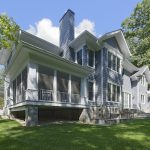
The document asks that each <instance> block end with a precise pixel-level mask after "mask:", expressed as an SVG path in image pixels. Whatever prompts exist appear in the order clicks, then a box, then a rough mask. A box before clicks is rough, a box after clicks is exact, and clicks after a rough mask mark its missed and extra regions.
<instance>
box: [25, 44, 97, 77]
mask: <svg viewBox="0 0 150 150" xmlns="http://www.w3.org/2000/svg"><path fill="white" fill-rule="evenodd" d="M22 46H23V47H24V48H27V49H28V51H29V57H30V59H31V61H32V60H33V61H34V62H36V63H38V64H46V65H47V66H50V67H52V68H53V69H56V70H60V71H63V72H67V73H72V74H74V75H76V76H79V77H85V76H88V75H89V74H91V73H93V71H94V70H93V69H92V68H90V67H87V66H81V65H79V64H77V63H74V62H72V61H69V60H66V59H65V58H62V57H60V56H58V55H56V54H53V53H50V52H49V51H46V50H44V49H41V48H39V47H36V46H34V45H31V44H29V43H25V42H22Z"/></svg>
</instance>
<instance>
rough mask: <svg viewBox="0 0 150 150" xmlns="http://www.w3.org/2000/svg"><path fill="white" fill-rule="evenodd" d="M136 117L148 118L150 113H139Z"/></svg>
mask: <svg viewBox="0 0 150 150" xmlns="http://www.w3.org/2000/svg"><path fill="white" fill-rule="evenodd" d="M136 118H150V113H140V114H138V115H137V116H136Z"/></svg>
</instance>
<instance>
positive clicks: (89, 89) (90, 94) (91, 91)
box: [88, 81, 94, 101]
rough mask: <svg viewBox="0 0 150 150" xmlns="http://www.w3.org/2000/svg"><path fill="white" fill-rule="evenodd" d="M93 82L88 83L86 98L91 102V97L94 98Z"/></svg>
mask: <svg viewBox="0 0 150 150" xmlns="http://www.w3.org/2000/svg"><path fill="white" fill-rule="evenodd" d="M93 85H94V84H93V82H92V81H89V82H88V97H89V100H91V101H92V100H93V97H94V95H93Z"/></svg>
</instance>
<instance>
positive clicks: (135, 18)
mask: <svg viewBox="0 0 150 150" xmlns="http://www.w3.org/2000/svg"><path fill="white" fill-rule="evenodd" d="M122 28H123V31H124V34H125V38H126V39H127V42H128V44H129V47H130V49H131V51H132V54H133V56H132V58H131V59H132V62H133V63H134V64H136V65H137V66H139V67H140V66H142V65H149V67H150V0H143V1H142V2H141V3H139V4H137V6H136V8H135V9H134V12H133V13H132V14H131V16H130V17H129V18H126V19H125V20H124V21H123V23H122Z"/></svg>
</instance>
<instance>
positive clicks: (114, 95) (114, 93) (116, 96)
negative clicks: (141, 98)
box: [107, 83, 121, 102]
mask: <svg viewBox="0 0 150 150" xmlns="http://www.w3.org/2000/svg"><path fill="white" fill-rule="evenodd" d="M120 88H121V87H120V86H118V85H115V84H112V83H108V84H107V100H108V101H112V102H119V101H120V91H121V90H120Z"/></svg>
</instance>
